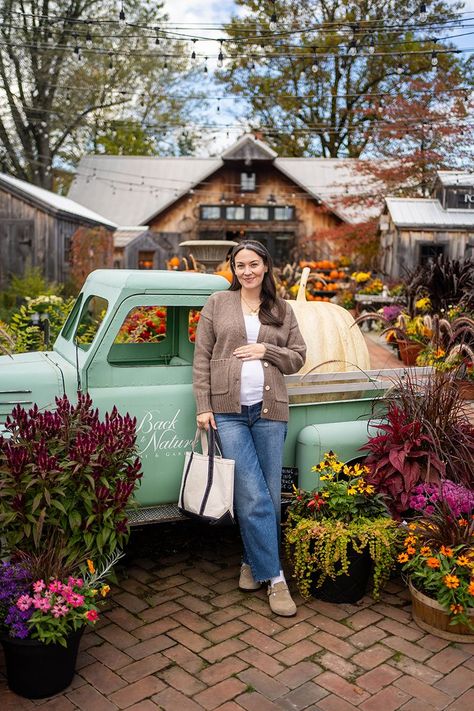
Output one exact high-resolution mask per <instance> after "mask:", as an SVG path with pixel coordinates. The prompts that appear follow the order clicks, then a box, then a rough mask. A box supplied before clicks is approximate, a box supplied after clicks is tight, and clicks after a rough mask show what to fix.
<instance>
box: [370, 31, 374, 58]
mask: <svg viewBox="0 0 474 711" xmlns="http://www.w3.org/2000/svg"><path fill="white" fill-rule="evenodd" d="M374 52H375V42H374V37H373V35H370V38H369V54H374Z"/></svg>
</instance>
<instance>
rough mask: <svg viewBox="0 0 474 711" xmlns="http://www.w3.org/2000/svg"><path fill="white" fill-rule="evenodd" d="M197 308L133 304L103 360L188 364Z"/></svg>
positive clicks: (116, 363)
mask: <svg viewBox="0 0 474 711" xmlns="http://www.w3.org/2000/svg"><path fill="white" fill-rule="evenodd" d="M199 313H200V310H199V309H197V308H194V309H193V308H189V306H160V305H154V306H137V307H135V308H133V309H131V310H130V311H129V312H128V314H127V315H126V317H125V319H124V320H123V322H122V324H121V325H120V328H119V329H118V332H117V335H116V336H115V339H114V342H113V344H112V346H111V348H110V351H109V354H108V357H107V360H108V362H109V363H110V364H111V365H116V366H127V365H128V366H130V365H134V366H136V365H167V366H169V365H191V364H192V360H193V353H194V340H195V337H196V326H197V323H198V321H199Z"/></svg>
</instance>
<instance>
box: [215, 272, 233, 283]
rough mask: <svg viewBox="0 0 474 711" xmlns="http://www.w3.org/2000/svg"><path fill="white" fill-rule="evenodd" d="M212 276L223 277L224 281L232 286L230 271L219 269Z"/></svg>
mask: <svg viewBox="0 0 474 711" xmlns="http://www.w3.org/2000/svg"><path fill="white" fill-rule="evenodd" d="M214 274H216V275H217V276H221V277H224V279H227V281H228V282H229V283H230V284H232V272H231V270H230V269H221V270H220V271H218V272H214Z"/></svg>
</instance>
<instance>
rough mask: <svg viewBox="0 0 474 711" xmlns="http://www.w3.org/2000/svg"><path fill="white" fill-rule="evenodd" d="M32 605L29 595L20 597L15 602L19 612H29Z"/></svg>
mask: <svg viewBox="0 0 474 711" xmlns="http://www.w3.org/2000/svg"><path fill="white" fill-rule="evenodd" d="M32 604H33V598H32V597H30V596H29V595H20V597H19V598H18V600H17V601H16V606H17V607H18V609H19V610H22V611H24V610H29V609H30V607H31V605H32Z"/></svg>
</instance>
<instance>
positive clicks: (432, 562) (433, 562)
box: [426, 558, 441, 568]
mask: <svg viewBox="0 0 474 711" xmlns="http://www.w3.org/2000/svg"><path fill="white" fill-rule="evenodd" d="M426 565H427V566H428V567H429V568H439V567H440V565H441V563H440V562H439V560H438V559H437V558H428V560H427V561H426Z"/></svg>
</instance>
